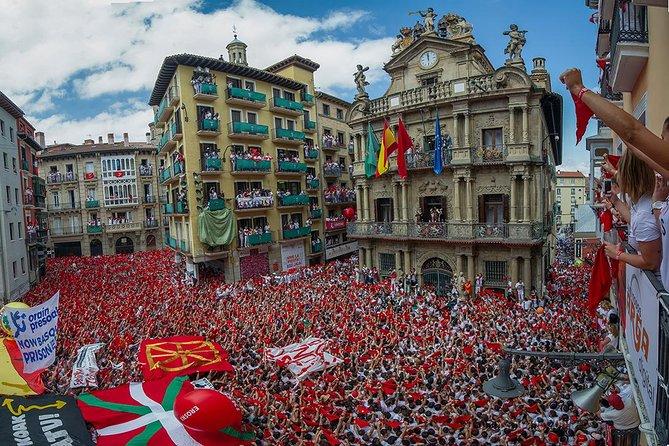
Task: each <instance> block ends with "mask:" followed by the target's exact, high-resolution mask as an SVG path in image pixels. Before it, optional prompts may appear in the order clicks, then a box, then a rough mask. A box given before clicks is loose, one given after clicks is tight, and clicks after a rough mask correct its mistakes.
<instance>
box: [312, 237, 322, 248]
mask: <svg viewBox="0 0 669 446" xmlns="http://www.w3.org/2000/svg"><path fill="white" fill-rule="evenodd" d="M320 244H321V239H319V238H318V237H316V236H312V237H311V250H312V251H316V250H317V249H318V248H319V247H320Z"/></svg>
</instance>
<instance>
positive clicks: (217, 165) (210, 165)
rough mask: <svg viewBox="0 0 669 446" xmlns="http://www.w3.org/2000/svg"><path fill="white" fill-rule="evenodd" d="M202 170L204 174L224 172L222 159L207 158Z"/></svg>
mask: <svg viewBox="0 0 669 446" xmlns="http://www.w3.org/2000/svg"><path fill="white" fill-rule="evenodd" d="M202 170H203V171H204V172H220V171H222V170H223V167H222V162H221V159H220V158H205V159H204V162H203V163H202Z"/></svg>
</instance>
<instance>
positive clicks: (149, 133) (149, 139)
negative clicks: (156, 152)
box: [144, 132, 151, 142]
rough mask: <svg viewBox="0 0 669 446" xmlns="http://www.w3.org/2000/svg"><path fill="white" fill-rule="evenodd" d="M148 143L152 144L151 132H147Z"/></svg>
mask: <svg viewBox="0 0 669 446" xmlns="http://www.w3.org/2000/svg"><path fill="white" fill-rule="evenodd" d="M144 136H146V142H151V132H146V135H144Z"/></svg>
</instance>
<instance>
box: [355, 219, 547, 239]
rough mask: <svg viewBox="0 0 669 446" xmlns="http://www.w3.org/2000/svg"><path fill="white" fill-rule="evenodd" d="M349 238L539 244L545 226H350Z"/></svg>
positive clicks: (405, 224) (441, 224) (511, 224)
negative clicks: (513, 241)
mask: <svg viewBox="0 0 669 446" xmlns="http://www.w3.org/2000/svg"><path fill="white" fill-rule="evenodd" d="M348 235H349V236H358V237H362V236H376V237H389V238H412V239H423V240H472V239H476V240H484V241H485V240H540V239H541V238H542V237H543V235H544V226H543V224H542V223H540V222H534V223H498V224H497V223H496V224H487V223H458V222H420V223H413V222H362V221H355V222H351V223H349V224H348Z"/></svg>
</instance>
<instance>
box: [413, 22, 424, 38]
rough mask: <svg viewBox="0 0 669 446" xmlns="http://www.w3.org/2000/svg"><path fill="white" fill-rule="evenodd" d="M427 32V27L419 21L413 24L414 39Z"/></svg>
mask: <svg viewBox="0 0 669 446" xmlns="http://www.w3.org/2000/svg"><path fill="white" fill-rule="evenodd" d="M424 32H425V27H424V26H423V24H422V23H420V22H419V21H416V24H415V25H414V26H413V31H412V37H413V40H418V38H419V37H420V36H421V35H422V34H423V33H424Z"/></svg>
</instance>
